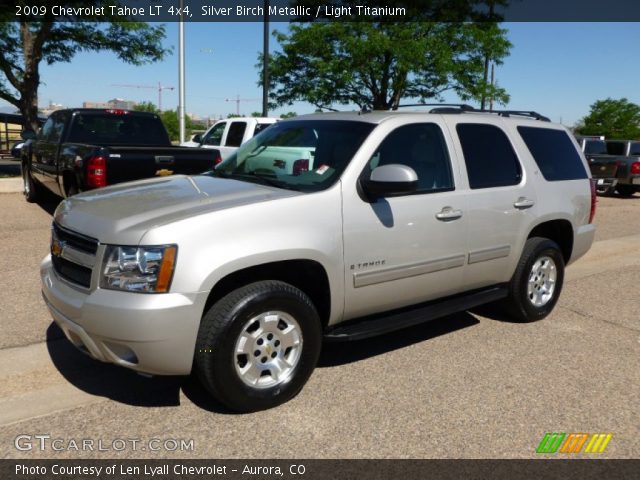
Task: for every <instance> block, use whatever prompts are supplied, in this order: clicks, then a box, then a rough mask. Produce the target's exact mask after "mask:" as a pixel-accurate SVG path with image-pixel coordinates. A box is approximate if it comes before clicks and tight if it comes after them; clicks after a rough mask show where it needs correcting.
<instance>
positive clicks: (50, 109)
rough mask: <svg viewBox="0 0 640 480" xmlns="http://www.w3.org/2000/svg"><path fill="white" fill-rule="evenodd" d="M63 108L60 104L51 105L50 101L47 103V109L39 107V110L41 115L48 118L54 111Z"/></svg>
mask: <svg viewBox="0 0 640 480" xmlns="http://www.w3.org/2000/svg"><path fill="white" fill-rule="evenodd" d="M63 108H64V105H62V104H61V103H53V102H52V101H49V105H48V106H47V107H40V108H39V110H40V112H41V113H42V115H44V116H46V117H48V116H49V115H51V114H52V113H53V112H55V111H56V110H62V109H63Z"/></svg>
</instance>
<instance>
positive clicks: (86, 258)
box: [60, 245, 96, 269]
mask: <svg viewBox="0 0 640 480" xmlns="http://www.w3.org/2000/svg"><path fill="white" fill-rule="evenodd" d="M60 256H61V257H62V258H64V259H65V260H69V261H70V262H73V263H76V264H78V265H80V266H83V267H86V268H90V269H93V266H94V265H95V263H96V257H95V255H91V254H90V253H85V252H83V251H81V250H77V249H75V248H73V247H72V246H71V245H65V246H64V247H62V253H61V254H60Z"/></svg>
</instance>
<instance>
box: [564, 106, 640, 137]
mask: <svg viewBox="0 0 640 480" xmlns="http://www.w3.org/2000/svg"><path fill="white" fill-rule="evenodd" d="M575 131H576V132H577V133H579V134H581V135H604V136H605V137H607V138H619V139H637V138H640V105H637V104H635V103H632V102H630V101H629V100H627V99H626V98H621V99H619V100H614V99H613V98H607V99H605V100H598V101H597V102H595V103H593V104H592V105H591V107H590V110H589V114H588V115H587V116H586V117H584V118H582V119H581V120H580V121H579V122H578V124H577V125H576V127H575Z"/></svg>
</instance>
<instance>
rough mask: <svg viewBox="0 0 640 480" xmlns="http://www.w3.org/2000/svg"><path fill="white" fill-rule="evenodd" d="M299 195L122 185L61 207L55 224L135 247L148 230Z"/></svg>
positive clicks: (195, 184) (217, 184)
mask: <svg viewBox="0 0 640 480" xmlns="http://www.w3.org/2000/svg"><path fill="white" fill-rule="evenodd" d="M296 195H301V193H299V192H294V191H290V190H283V189H279V188H275V187H269V186H263V185H258V184H254V183H249V182H242V181H237V180H231V179H223V178H214V177H209V176H206V175H197V176H184V175H179V176H173V177H165V178H160V179H150V180H142V181H138V182H130V183H123V184H119V185H114V186H112V187H106V188H102V189H99V190H93V191H91V192H85V193H82V194H79V195H74V196H73V197H70V198H68V199H66V200H65V201H63V202H62V203H61V204H60V205H59V206H58V208H57V209H56V212H55V214H54V219H55V221H56V222H57V223H58V224H59V225H61V226H63V227H66V228H68V229H70V230H74V231H76V232H78V233H82V234H84V235H87V236H90V237H93V238H96V239H98V240H99V241H100V242H101V243H118V244H121V245H127V244H129V245H137V244H138V242H139V241H140V239H141V238H142V236H143V235H144V233H145V232H146V231H147V230H149V229H150V228H152V227H154V226H158V225H164V224H167V223H170V222H174V221H177V220H182V219H184V218H187V217H191V216H195V215H199V214H202V213H205V212H212V211H217V210H223V209H228V208H233V207H239V206H242V205H247V204H251V203H257V202H264V201H268V200H275V199H278V198H285V197H291V196H296Z"/></svg>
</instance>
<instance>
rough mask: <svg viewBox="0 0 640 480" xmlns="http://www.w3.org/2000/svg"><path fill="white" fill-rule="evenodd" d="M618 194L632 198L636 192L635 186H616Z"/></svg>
mask: <svg viewBox="0 0 640 480" xmlns="http://www.w3.org/2000/svg"><path fill="white" fill-rule="evenodd" d="M616 192H618V195H620V196H621V197H630V196H632V195H633V194H634V193H635V192H636V187H634V186H633V185H616Z"/></svg>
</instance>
